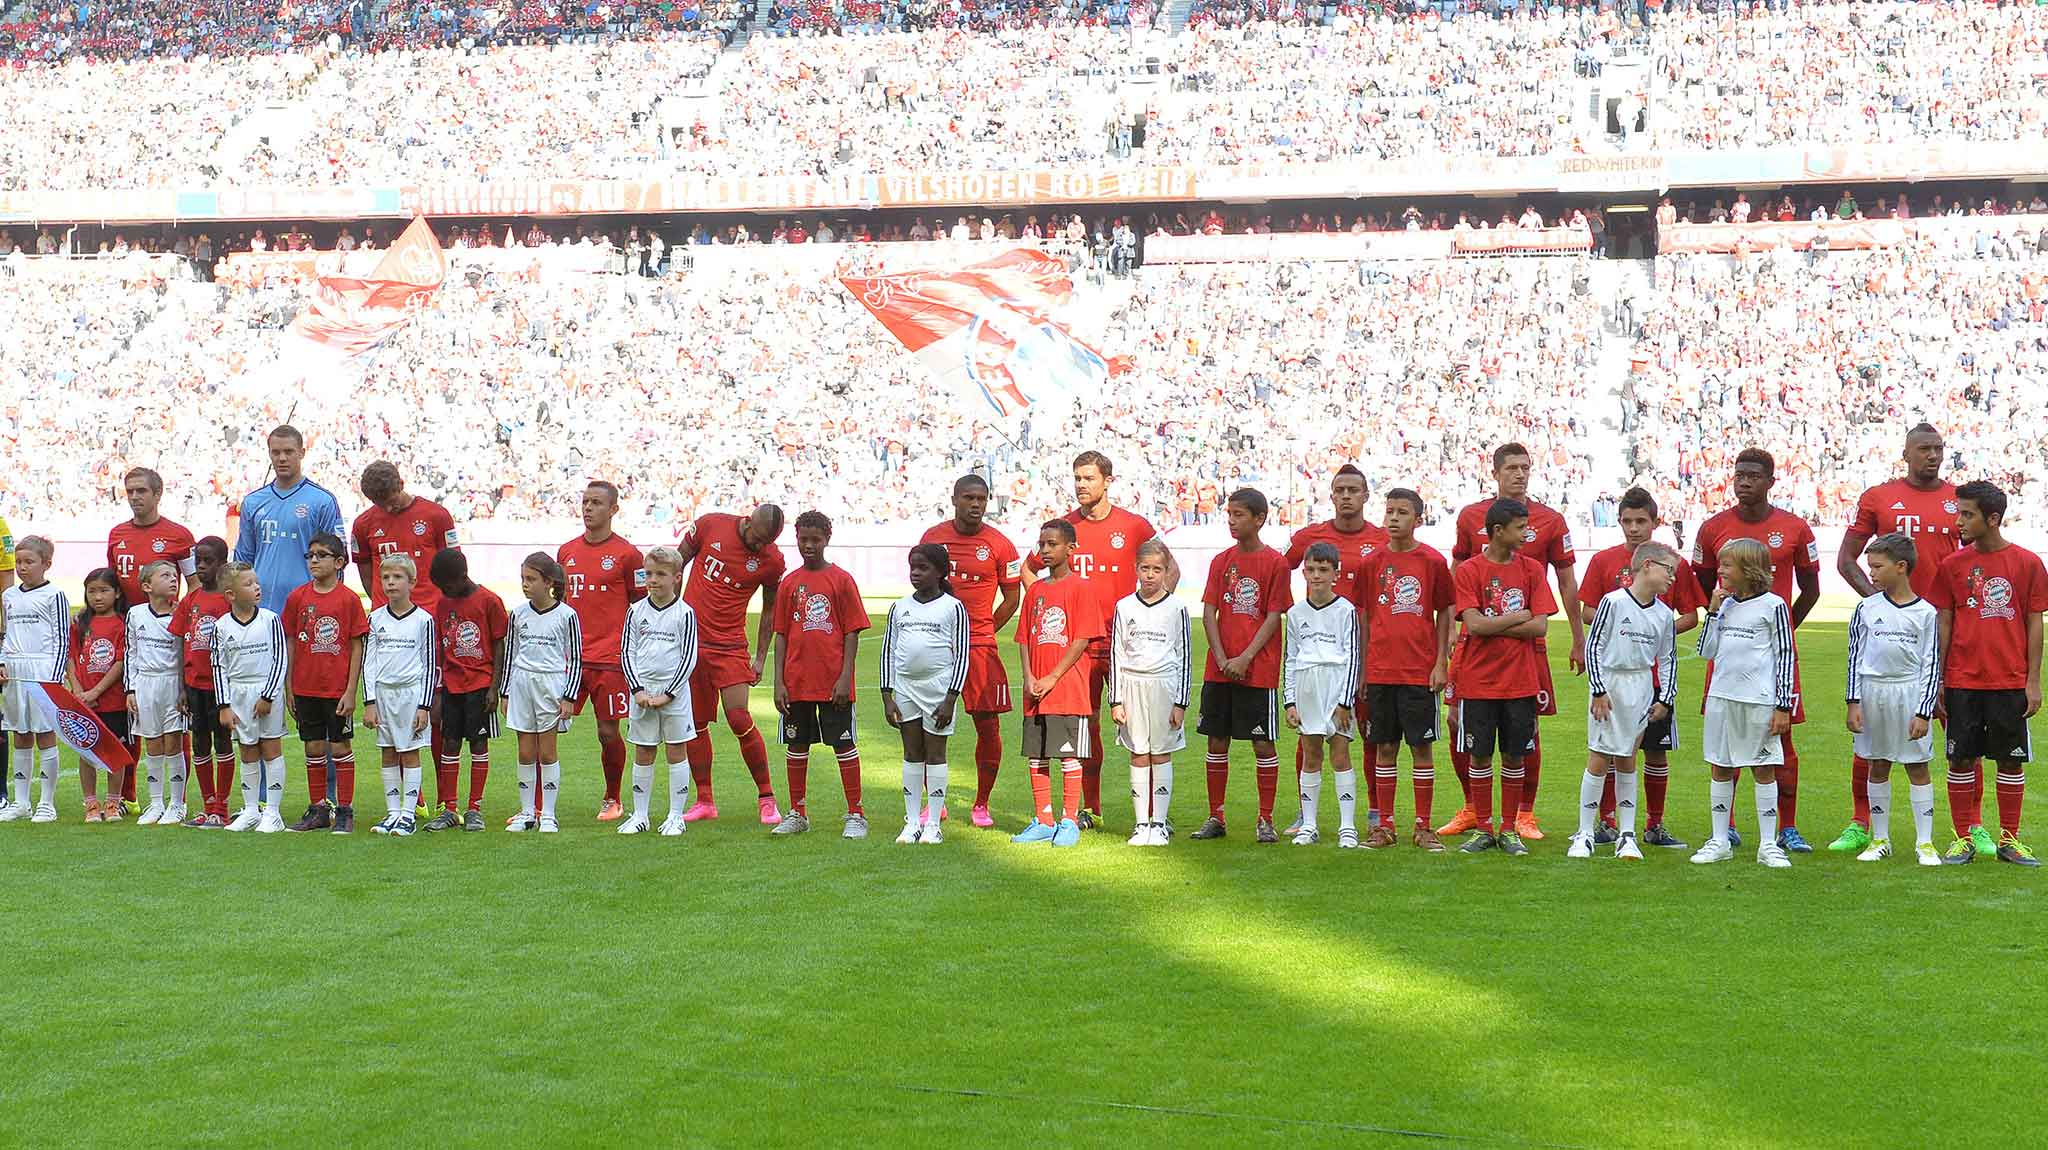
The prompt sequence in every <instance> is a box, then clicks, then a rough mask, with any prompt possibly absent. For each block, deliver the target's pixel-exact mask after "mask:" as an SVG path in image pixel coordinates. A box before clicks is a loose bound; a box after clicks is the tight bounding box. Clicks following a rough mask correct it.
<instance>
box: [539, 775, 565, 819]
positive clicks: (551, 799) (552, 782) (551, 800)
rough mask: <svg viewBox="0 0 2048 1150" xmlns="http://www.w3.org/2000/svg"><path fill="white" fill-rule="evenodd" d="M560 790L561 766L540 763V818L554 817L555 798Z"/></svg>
mask: <svg viewBox="0 0 2048 1150" xmlns="http://www.w3.org/2000/svg"><path fill="white" fill-rule="evenodd" d="M561 790H562V764H560V763H542V764H541V765H540V817H542V818H544V819H551V818H554V817H555V796H556V795H558V794H560V793H561Z"/></svg>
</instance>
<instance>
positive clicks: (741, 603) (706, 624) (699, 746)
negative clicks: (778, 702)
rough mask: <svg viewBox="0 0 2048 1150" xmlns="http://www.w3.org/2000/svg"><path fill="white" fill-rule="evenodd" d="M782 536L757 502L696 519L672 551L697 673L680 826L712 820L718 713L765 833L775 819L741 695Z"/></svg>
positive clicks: (762, 643) (780, 564)
mask: <svg viewBox="0 0 2048 1150" xmlns="http://www.w3.org/2000/svg"><path fill="white" fill-rule="evenodd" d="M781 537H782V508H780V507H777V506H776V505H775V504H773V503H763V504H761V505H760V506H759V507H756V508H754V510H753V511H752V513H750V514H749V515H748V516H747V517H746V518H745V519H741V518H740V517H739V516H737V515H726V514H723V513H713V514H710V515H704V516H700V517H698V519H697V521H696V522H695V523H692V524H691V525H690V529H689V530H688V531H686V532H684V533H683V539H682V542H680V543H678V544H676V551H677V552H678V553H679V554H681V555H682V557H683V562H684V563H685V564H686V565H688V566H689V568H690V582H689V586H687V587H685V588H684V589H683V602H685V603H687V604H689V605H690V610H692V611H695V612H696V613H697V667H696V669H695V670H693V671H691V672H690V714H691V715H692V716H694V717H695V719H696V722H697V737H696V738H694V739H691V740H690V742H689V754H690V779H691V781H692V782H694V783H695V784H696V786H697V801H696V802H694V803H692V804H691V805H690V809H689V810H688V811H686V812H684V814H683V821H684V822H686V823H694V822H696V821H698V820H699V819H715V818H717V817H718V803H717V800H716V799H714V798H713V797H712V794H711V724H712V722H713V721H715V720H716V719H717V718H718V711H719V709H721V708H723V709H724V711H725V722H726V725H727V726H728V727H730V728H732V734H733V738H735V739H737V740H739V744H740V758H741V759H742V760H743V761H744V762H745V763H746V764H747V773H748V774H750V775H752V776H753V777H754V793H755V797H756V800H757V801H758V802H759V804H760V808H761V825H762V826H768V827H772V826H774V825H775V824H776V823H777V822H779V821H781V818H782V815H781V814H780V813H778V812H777V811H776V809H775V784H774V782H772V781H771V780H770V779H769V777H768V747H767V744H765V743H764V742H762V740H761V732H760V730H759V729H758V728H756V727H755V726H754V715H753V712H751V711H749V710H748V709H747V692H748V690H749V689H750V688H752V687H753V686H754V685H755V684H756V683H759V682H760V681H761V672H762V668H763V666H764V665H765V664H766V662H767V659H768V644H769V641H770V640H769V636H770V635H772V634H773V632H774V625H775V595H776V592H777V591H778V590H779V589H780V587H781V583H782V575H783V569H784V566H785V563H784V560H783V557H782V548H780V547H777V546H776V545H775V541H776V540H777V539H779V538H781ZM757 589H758V590H759V591H760V593H761V618H760V622H759V625H758V626H757V627H756V633H755V638H754V654H753V655H752V657H749V656H748V655H747V604H748V603H749V602H751V601H752V600H753V598H754V592H755V591H756V590H757Z"/></svg>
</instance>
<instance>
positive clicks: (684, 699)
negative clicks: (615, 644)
mask: <svg viewBox="0 0 2048 1150" xmlns="http://www.w3.org/2000/svg"><path fill="white" fill-rule="evenodd" d="M645 570H646V572H647V597H646V598H644V599H640V600H637V601H635V602H634V604H633V605H632V606H631V607H628V608H627V609H626V625H625V628H624V630H623V631H622V633H621V635H620V637H619V669H620V670H621V671H622V672H623V673H624V674H625V676H626V689H627V690H628V691H630V692H632V707H631V710H630V711H629V712H628V714H627V716H626V741H627V742H628V743H631V744H632V745H633V813H632V814H631V815H630V816H628V817H627V818H626V819H625V821H623V822H621V823H620V824H619V833H620V834H622V835H637V834H643V833H645V832H646V830H647V829H648V821H647V807H648V803H649V802H650V801H651V800H652V797H653V793H654V748H655V747H657V746H666V747H667V748H668V818H666V819H664V820H663V821H662V824H661V833H662V834H663V835H665V836H667V837H669V838H674V837H676V836H677V835H680V834H682V833H683V829H684V828H685V827H686V826H688V825H689V824H687V823H686V822H684V821H683V814H684V812H686V811H688V810H689V809H690V768H689V763H688V758H689V756H688V743H689V742H690V740H691V739H694V738H696V737H697V722H696V716H695V715H693V714H692V713H691V711H690V691H689V685H690V672H691V671H693V670H695V669H696V667H697V612H696V611H695V610H693V609H692V608H691V607H690V605H689V604H688V603H685V602H683V599H682V593H683V556H682V553H681V552H680V551H677V550H676V549H675V548H673V547H656V548H655V549H654V550H652V551H649V552H648V553H647V559H646V561H645Z"/></svg>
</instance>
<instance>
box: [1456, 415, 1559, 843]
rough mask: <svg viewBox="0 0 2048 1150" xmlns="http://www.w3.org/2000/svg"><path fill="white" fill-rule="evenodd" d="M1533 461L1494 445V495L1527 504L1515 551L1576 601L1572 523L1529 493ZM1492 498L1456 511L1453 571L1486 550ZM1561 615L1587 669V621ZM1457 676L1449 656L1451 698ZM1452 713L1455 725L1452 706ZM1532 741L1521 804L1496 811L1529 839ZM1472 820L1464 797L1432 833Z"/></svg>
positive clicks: (1552, 707)
mask: <svg viewBox="0 0 2048 1150" xmlns="http://www.w3.org/2000/svg"><path fill="white" fill-rule="evenodd" d="M1532 466H1533V462H1532V460H1531V458H1530V455H1529V449H1528V448H1526V447H1524V446H1522V445H1521V444H1519V443H1503V444H1501V445H1500V446H1499V447H1496V448H1494V449H1493V481H1494V485H1495V490H1496V493H1497V494H1496V498H1497V499H1512V500H1514V501H1515V502H1517V503H1520V504H1521V505H1522V506H1523V507H1525V508H1527V509H1528V512H1529V526H1528V535H1527V537H1526V538H1525V539H1523V541H1522V545H1521V546H1520V547H1519V548H1518V549H1517V551H1516V553H1517V554H1519V555H1521V556H1522V557H1523V558H1525V559H1533V560H1535V561H1536V562H1537V563H1539V564H1543V565H1545V566H1547V567H1549V568H1550V569H1551V570H1553V571H1555V572H1556V574H1557V602H1560V603H1572V602H1576V601H1577V600H1578V597H1579V580H1578V575H1577V573H1576V565H1577V561H1578V559H1577V556H1576V555H1574V554H1573V552H1572V532H1571V527H1570V526H1569V525H1568V524H1566V523H1565V521H1564V516H1563V515H1560V514H1558V513H1557V512H1556V511H1553V510H1551V509H1550V508H1548V507H1545V506H1544V505H1542V504H1541V503H1537V502H1535V501H1534V500H1531V499H1530V498H1529V472H1530V469H1531V467H1532ZM1494 501H1495V500H1493V499H1482V500H1480V501H1479V502H1477V503H1473V504H1469V505H1467V506H1466V507H1465V508H1464V509H1463V510H1461V511H1459V512H1458V538H1457V542H1456V543H1454V544H1453V545H1452V547H1451V572H1452V574H1456V573H1457V570H1458V564H1460V563H1463V562H1464V561H1465V560H1467V559H1470V558H1472V557H1473V556H1475V555H1477V554H1479V552H1480V551H1482V550H1484V549H1485V547H1486V543H1487V539H1488V536H1487V531H1486V511H1487V508H1489V507H1491V506H1493V504H1494ZM1565 617H1566V620H1567V621H1568V622H1569V623H1570V624H1571V629H1572V650H1571V659H1570V662H1571V668H1572V670H1573V671H1574V672H1582V671H1584V670H1585V669H1586V625H1585V624H1584V623H1583V622H1581V621H1580V620H1579V616H1578V613H1577V612H1576V611H1572V612H1567V613H1566V616H1565ZM1463 645H1464V640H1463V639H1462V638H1461V639H1460V640H1459V646H1460V647H1462V646H1463ZM1536 653H1537V655H1538V656H1539V658H1538V659H1537V663H1538V666H1537V674H1538V675H1539V676H1540V677H1541V678H1542V683H1541V684H1540V685H1539V687H1538V689H1537V692H1536V714H1537V715H1538V716H1539V717H1540V716H1543V715H1555V714H1557V691H1556V689H1555V687H1554V686H1553V685H1552V684H1551V681H1550V660H1549V658H1548V657H1547V656H1544V642H1543V639H1542V638H1541V637H1539V638H1538V639H1537V641H1536ZM1462 681H1463V680H1462V677H1461V676H1460V674H1459V672H1458V665H1457V660H1456V658H1455V657H1453V659H1452V661H1451V682H1450V684H1449V687H1450V690H1449V691H1448V692H1447V696H1448V697H1453V698H1455V696H1456V695H1457V693H1458V688H1459V686H1460V684H1461V683H1462ZM1452 713H1453V723H1454V724H1455V721H1456V719H1455V715H1456V711H1455V710H1454V711H1453V712H1452ZM1454 734H1455V732H1454ZM1534 740H1535V741H1534V742H1531V743H1530V744H1529V747H1528V753H1527V754H1526V755H1524V756H1523V759H1522V771H1523V777H1522V788H1521V809H1520V810H1519V811H1502V812H1501V823H1502V825H1503V826H1505V825H1508V824H1513V826H1514V830H1515V832H1516V833H1517V834H1519V835H1520V836H1521V837H1522V838H1525V839H1530V840H1532V841H1533V840H1538V839H1541V838H1542V837H1543V830H1542V828H1541V827H1539V826H1537V825H1536V812H1535V803H1536V784H1537V782H1538V781H1539V780H1540V779H1541V778H1542V777H1543V737H1542V734H1541V732H1540V730H1539V732H1538V733H1537V734H1536V735H1535V736H1534ZM1463 746H1464V740H1462V739H1458V740H1455V741H1454V742H1453V743H1452V745H1451V768H1452V769H1453V770H1455V771H1457V772H1458V785H1459V786H1461V787H1464V786H1465V784H1466V780H1467V778H1468V772H1469V768H1468V766H1467V763H1468V761H1469V760H1468V758H1467V756H1466V755H1465V753H1464V751H1463V750H1462V748H1463ZM1466 789H1467V790H1469V789H1470V788H1469V787H1467V788H1466ZM1475 825H1477V818H1476V816H1475V815H1474V813H1473V808H1472V804H1471V802H1470V800H1469V797H1468V799H1467V802H1466V804H1465V807H1464V809H1462V810H1460V811H1459V812H1458V813H1457V814H1456V815H1454V816H1453V817H1452V818H1451V821H1450V822H1448V823H1446V824H1445V825H1443V826H1440V827H1438V828H1437V833H1438V834H1439V835H1451V834H1458V833H1460V832H1462V831H1467V830H1471V829H1472V828H1473V827H1474V826H1475Z"/></svg>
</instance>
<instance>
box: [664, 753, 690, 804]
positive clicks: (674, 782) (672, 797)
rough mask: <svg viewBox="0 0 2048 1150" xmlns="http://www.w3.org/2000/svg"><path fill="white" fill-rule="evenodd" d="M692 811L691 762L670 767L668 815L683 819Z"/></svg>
mask: <svg viewBox="0 0 2048 1150" xmlns="http://www.w3.org/2000/svg"><path fill="white" fill-rule="evenodd" d="M689 809H690V760H688V759H684V760H683V761H682V762H679V763H670V764H669V765H668V813H669V814H672V815H674V816H676V817H677V818H681V817H682V815H683V812H684V811H687V810H689Z"/></svg>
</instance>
